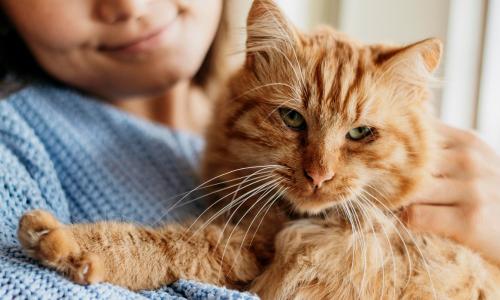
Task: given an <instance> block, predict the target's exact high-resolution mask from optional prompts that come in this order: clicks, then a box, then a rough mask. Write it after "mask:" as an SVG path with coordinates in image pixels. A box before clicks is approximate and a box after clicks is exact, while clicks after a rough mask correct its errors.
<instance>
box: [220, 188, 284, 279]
mask: <svg viewBox="0 0 500 300" xmlns="http://www.w3.org/2000/svg"><path fill="white" fill-rule="evenodd" d="M280 183H281V182H280V181H279V182H277V183H275V184H274V185H273V186H271V187H270V188H268V189H267V191H266V193H265V194H263V195H262V196H261V197H259V199H258V200H257V201H256V202H255V203H254V204H253V205H252V207H250V208H249V209H248V210H247V212H246V213H245V214H244V215H243V217H241V219H240V220H239V221H238V224H239V223H240V222H241V221H242V220H243V218H244V217H245V215H246V214H247V213H248V212H249V211H250V210H252V208H253V207H254V206H255V205H256V204H257V203H259V202H260V200H261V199H263V198H264V197H265V196H267V195H268V194H269V193H270V192H272V191H273V190H274V189H275V188H277V187H278V186H279V185H280ZM280 190H281V189H280ZM275 195H276V194H275ZM273 197H274V196H273ZM273 197H271V198H269V199H268V200H267V201H266V203H265V204H264V205H263V206H262V208H261V209H260V210H259V212H258V213H257V215H256V216H255V218H253V220H252V222H251V223H250V225H249V226H248V228H247V231H246V232H245V235H244V236H243V239H242V241H241V245H240V248H239V249H238V253H237V254H236V257H235V259H234V262H233V264H232V265H231V268H230V269H229V271H228V272H227V274H226V277H225V278H226V279H227V277H228V276H229V274H230V273H231V271H232V270H233V267H234V265H235V264H236V260H237V259H238V257H239V255H240V252H241V248H242V247H243V244H244V243H245V239H246V237H247V235H248V232H249V231H250V229H251V228H252V225H253V223H254V222H255V220H256V219H257V216H258V215H259V213H260V212H261V211H262V209H264V207H266V205H267V204H268V203H269V202H270V201H271V200H272V199H273ZM238 224H236V226H235V227H234V229H233V232H234V230H235V229H236V227H237V226H238ZM232 234H233V233H232V232H231V235H232ZM254 236H255V235H254ZM226 246H227V245H226ZM223 259H224V256H223ZM221 269H222V265H221ZM219 274H220V272H219Z"/></svg>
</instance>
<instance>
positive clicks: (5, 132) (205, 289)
mask: <svg viewBox="0 0 500 300" xmlns="http://www.w3.org/2000/svg"><path fill="white" fill-rule="evenodd" d="M30 121H33V120H30ZM53 159H62V158H61V157H56V158H53V157H51V156H50V154H49V152H48V151H47V149H46V148H45V145H44V144H43V143H42V141H41V140H40V139H39V138H38V136H37V134H36V132H35V131H34V130H33V129H32V127H30V125H28V122H27V121H26V120H25V119H23V117H22V116H21V114H19V113H18V111H16V108H15V107H14V106H12V105H11V104H10V103H9V102H8V101H0V299H61V298H68V299H174V300H181V299H193V300H194V299H200V300H201V299H228V300H231V299H241V300H248V299H257V298H256V297H252V296H250V295H248V294H245V293H240V292H237V291H230V290H226V289H223V288H218V287H215V286H210V285H204V284H201V283H198V282H192V281H186V280H180V281H178V282H176V283H174V284H173V285H172V286H169V287H164V288H162V289H160V290H156V291H143V292H140V293H133V292H131V291H129V290H126V289H123V288H121V287H117V286H113V285H110V284H97V285H90V286H80V285H77V284H74V283H73V282H71V281H68V280H66V279H65V278H64V277H62V276H61V275H60V274H58V273H56V272H54V271H51V270H49V269H47V268H45V267H43V266H41V265H39V264H38V263H37V262H36V261H35V260H32V259H28V258H27V257H26V256H25V255H24V252H23V249H22V247H21V245H20V243H19V242H18V240H17V228H18V222H19V218H20V217H21V216H22V215H23V214H24V213H25V212H27V211H29V210H32V209H44V210H47V211H49V212H51V213H52V214H53V215H54V216H56V217H57V219H58V220H60V221H61V222H63V223H66V224H67V223H69V221H70V219H71V216H70V210H69V208H68V207H69V198H68V196H67V194H66V193H65V191H64V189H63V187H62V186H63V185H62V184H61V181H60V179H59V176H58V172H57V170H56V167H55V165H56V164H55V161H54V160H53Z"/></svg>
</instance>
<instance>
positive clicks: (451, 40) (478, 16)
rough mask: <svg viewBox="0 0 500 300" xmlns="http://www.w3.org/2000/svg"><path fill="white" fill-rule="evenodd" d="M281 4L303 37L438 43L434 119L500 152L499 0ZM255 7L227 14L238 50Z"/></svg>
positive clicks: (236, 4)
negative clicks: (328, 32) (322, 29)
mask: <svg viewBox="0 0 500 300" xmlns="http://www.w3.org/2000/svg"><path fill="white" fill-rule="evenodd" d="M276 2H277V3H278V4H279V5H280V6H281V8H282V9H283V10H284V11H285V13H286V14H287V15H288V16H289V17H290V18H291V20H292V21H293V22H294V23H295V25H296V26H298V27H299V28H300V29H303V30H308V29H312V28H314V27H316V26H318V25H320V24H329V25H332V26H333V27H335V28H337V29H339V30H341V31H343V32H345V33H348V34H351V35H353V36H356V37H358V38H359V39H361V40H362V41H364V42H366V43H372V42H381V41H390V42H396V43H399V44H410V43H413V42H417V41H419V40H422V39H425V38H428V37H438V38H440V39H441V40H442V41H443V42H444V45H445V50H444V60H443V63H442V64H441V68H440V69H439V70H438V72H437V77H438V78H439V79H442V80H441V81H442V82H443V83H442V85H441V86H440V87H439V88H434V89H433V92H434V95H435V99H434V100H435V101H434V104H435V108H436V114H437V115H438V116H439V117H440V118H441V120H443V121H444V122H445V123H447V124H450V125H452V126H455V127H459V128H462V129H474V130H477V131H478V132H479V134H480V135H481V136H482V137H483V138H484V139H485V140H486V141H487V142H488V143H489V144H490V145H492V146H493V147H494V148H495V150H497V151H499V152H500V0H276ZM251 4H252V0H233V2H232V6H231V7H230V9H231V12H230V15H231V22H232V24H231V26H232V28H234V29H235V30H234V31H233V32H235V33H234V34H235V36H234V39H235V41H236V43H237V44H239V49H241V47H242V46H241V45H243V43H244V40H245V35H244V27H245V20H246V15H247V13H248V10H249V9H250V6H251ZM237 47H238V46H237ZM237 59H238V58H235V61H237Z"/></svg>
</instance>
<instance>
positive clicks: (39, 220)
mask: <svg viewBox="0 0 500 300" xmlns="http://www.w3.org/2000/svg"><path fill="white" fill-rule="evenodd" d="M62 226H63V224H61V223H59V222H58V221H57V220H56V218H54V216H52V215H51V214H50V213H48V212H46V211H44V210H32V211H29V212H27V213H25V214H24V215H23V216H22V217H21V219H19V229H18V232H17V234H18V239H19V242H21V244H22V245H23V247H24V249H25V251H26V254H27V255H28V256H30V257H33V258H36V254H35V252H36V249H37V248H38V245H39V243H40V241H41V239H43V238H44V237H45V235H47V234H49V233H50V232H51V231H53V230H54V229H57V228H60V227H62Z"/></svg>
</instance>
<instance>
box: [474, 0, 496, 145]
mask: <svg viewBox="0 0 500 300" xmlns="http://www.w3.org/2000/svg"><path fill="white" fill-rule="evenodd" d="M477 117H478V120H477V129H478V131H479V133H480V134H481V136H482V137H483V138H485V139H486V141H487V142H488V143H490V145H492V146H493V147H494V149H495V150H497V151H498V152H500V0H489V3H488V21H487V24H486V36H485V44H484V56H483V64H482V73H481V84H480V92H479V108H478V115H477Z"/></svg>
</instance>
